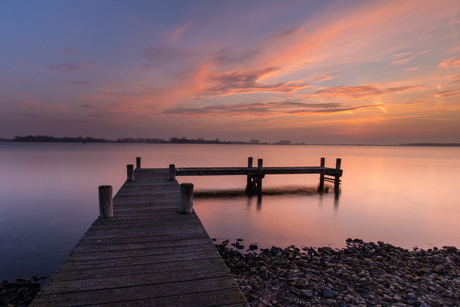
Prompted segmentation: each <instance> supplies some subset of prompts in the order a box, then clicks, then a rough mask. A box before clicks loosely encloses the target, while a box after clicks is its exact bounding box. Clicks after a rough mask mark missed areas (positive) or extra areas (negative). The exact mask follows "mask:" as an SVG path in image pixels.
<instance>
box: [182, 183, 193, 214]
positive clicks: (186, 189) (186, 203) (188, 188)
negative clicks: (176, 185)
mask: <svg viewBox="0 0 460 307" xmlns="http://www.w3.org/2000/svg"><path fill="white" fill-rule="evenodd" d="M179 206H180V207H179V212H180V213H182V214H191V213H193V183H181V185H180V204H179Z"/></svg>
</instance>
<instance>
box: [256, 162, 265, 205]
mask: <svg viewBox="0 0 460 307" xmlns="http://www.w3.org/2000/svg"><path fill="white" fill-rule="evenodd" d="M263 168H264V160H263V159H259V160H257V194H258V195H260V196H261V195H262V178H264V174H263Z"/></svg>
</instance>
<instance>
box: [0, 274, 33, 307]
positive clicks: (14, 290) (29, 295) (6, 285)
mask: <svg viewBox="0 0 460 307" xmlns="http://www.w3.org/2000/svg"><path fill="white" fill-rule="evenodd" d="M38 280H39V278H36V277H35V278H33V281H31V280H30V279H26V278H18V279H17V280H16V281H15V282H13V281H9V280H4V281H2V283H1V284H0V306H1V307H3V306H5V307H13V306H15V307H25V306H27V305H29V304H30V302H32V300H33V299H34V297H35V296H36V295H37V293H38V292H39V291H40V283H38Z"/></svg>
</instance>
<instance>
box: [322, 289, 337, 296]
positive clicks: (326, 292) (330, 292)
mask: <svg viewBox="0 0 460 307" xmlns="http://www.w3.org/2000/svg"><path fill="white" fill-rule="evenodd" d="M334 294H335V292H334V290H332V289H330V288H327V287H326V288H323V296H324V297H325V298H332V297H334Z"/></svg>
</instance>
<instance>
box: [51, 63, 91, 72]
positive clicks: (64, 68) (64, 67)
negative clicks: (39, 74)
mask: <svg viewBox="0 0 460 307" xmlns="http://www.w3.org/2000/svg"><path fill="white" fill-rule="evenodd" d="M96 65H98V62H68V63H61V64H57V65H53V66H50V67H49V68H48V72H49V73H52V74H73V73H77V72H79V71H82V70H85V69H88V68H91V67H94V66H96Z"/></svg>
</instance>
